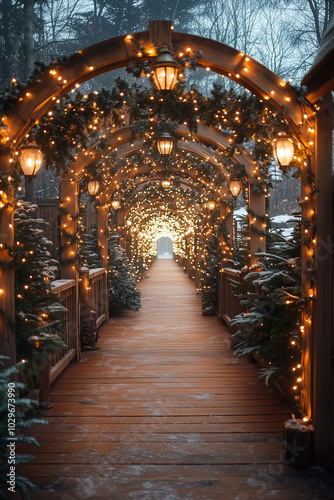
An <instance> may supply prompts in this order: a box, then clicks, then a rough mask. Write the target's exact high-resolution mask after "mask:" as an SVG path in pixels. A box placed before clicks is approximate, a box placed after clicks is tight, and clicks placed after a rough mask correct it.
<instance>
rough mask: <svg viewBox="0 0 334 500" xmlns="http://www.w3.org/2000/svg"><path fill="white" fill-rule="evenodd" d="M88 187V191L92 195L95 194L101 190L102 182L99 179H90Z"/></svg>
mask: <svg viewBox="0 0 334 500" xmlns="http://www.w3.org/2000/svg"><path fill="white" fill-rule="evenodd" d="M87 188H88V193H89V194H90V195H91V196H95V195H96V194H97V193H98V191H99V188H100V183H99V181H89V182H88V186H87Z"/></svg>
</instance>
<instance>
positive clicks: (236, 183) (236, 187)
mask: <svg viewBox="0 0 334 500" xmlns="http://www.w3.org/2000/svg"><path fill="white" fill-rule="evenodd" d="M241 187H242V184H241V181H240V180H239V179H234V180H232V181H231V182H230V191H231V194H232V196H233V197H234V198H237V197H238V196H239V194H240V191H241Z"/></svg>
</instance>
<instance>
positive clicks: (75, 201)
mask: <svg viewBox="0 0 334 500" xmlns="http://www.w3.org/2000/svg"><path fill="white" fill-rule="evenodd" d="M60 196H61V203H60V208H61V209H62V210H64V211H65V212H66V213H64V214H62V215H61V222H60V228H61V238H60V240H61V249H62V251H61V267H60V271H61V278H62V279H72V280H74V281H75V287H74V288H73V292H72V301H73V303H72V307H73V310H74V311H75V313H74V317H73V321H72V322H71V324H70V325H69V346H68V347H69V349H75V351H76V356H75V358H74V359H75V360H76V361H79V359H80V339H79V331H80V314H79V287H78V283H79V281H78V279H79V277H78V270H77V267H76V262H75V260H74V259H75V257H76V254H77V251H78V242H77V241H76V240H75V239H74V237H75V235H76V234H77V226H78V223H77V218H76V217H77V215H78V212H79V186H78V182H77V181H73V180H71V177H70V176H68V175H66V174H64V175H63V176H62V178H61V182H60Z"/></svg>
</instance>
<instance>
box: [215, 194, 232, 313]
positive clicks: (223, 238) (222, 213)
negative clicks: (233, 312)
mask: <svg viewBox="0 0 334 500" xmlns="http://www.w3.org/2000/svg"><path fill="white" fill-rule="evenodd" d="M219 220H220V223H221V224H222V225H223V227H224V228H225V234H224V233H223V232H220V233H219V243H218V244H219V248H220V252H221V259H220V266H219V292H218V296H219V298H218V319H219V321H222V319H223V314H224V311H223V293H224V288H223V283H222V269H224V268H225V267H229V263H228V261H229V260H230V259H233V208H232V206H231V205H228V204H227V203H225V202H224V200H220V201H219Z"/></svg>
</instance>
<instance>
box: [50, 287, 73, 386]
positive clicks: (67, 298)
mask: <svg viewBox="0 0 334 500" xmlns="http://www.w3.org/2000/svg"><path fill="white" fill-rule="evenodd" d="M52 291H53V293H55V294H56V295H58V297H61V298H62V299H63V300H62V308H63V312H62V313H61V314H62V316H63V319H65V332H64V334H63V338H62V340H63V342H64V343H65V344H66V346H67V347H66V348H64V349H63V350H62V351H61V352H59V353H58V354H54V355H52V357H51V359H50V374H49V383H50V384H51V383H52V382H53V381H54V380H55V378H56V377H58V375H59V374H60V373H61V372H62V371H63V370H64V368H65V367H66V366H67V365H68V364H69V362H70V361H72V359H73V358H74V357H75V356H76V355H77V353H78V351H79V346H78V324H77V323H78V299H77V293H76V292H77V290H76V286H75V281H74V280H57V281H53V282H52Z"/></svg>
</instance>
